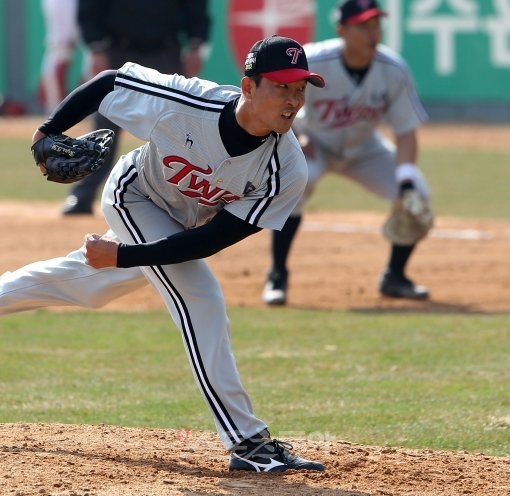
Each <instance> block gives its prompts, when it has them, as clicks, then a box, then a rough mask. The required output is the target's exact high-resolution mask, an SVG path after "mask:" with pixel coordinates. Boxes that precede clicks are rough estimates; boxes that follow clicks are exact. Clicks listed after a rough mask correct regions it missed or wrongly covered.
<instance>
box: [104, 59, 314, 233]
mask: <svg viewBox="0 0 510 496" xmlns="http://www.w3.org/2000/svg"><path fill="white" fill-rule="evenodd" d="M239 96H240V90H239V88H237V87H234V86H219V85H217V84H216V83H212V82H209V81H204V80H200V79H197V78H193V79H186V78H184V77H183V76H180V75H178V74H171V75H167V74H160V73H158V72H157V71H154V70H152V69H148V68H145V67H142V66H139V65H136V64H133V63H127V64H125V65H124V66H123V67H122V68H121V69H120V70H119V71H118V75H117V78H116V83H115V90H114V91H112V92H110V93H109V94H108V95H107V96H106V98H105V99H104V100H103V102H102V103H101V106H100V108H99V111H100V112H101V113H102V114H103V115H105V116H106V117H108V118H109V119H110V120H112V121H113V122H115V123H116V124H118V125H119V126H120V127H122V128H124V129H126V130H128V131H129V132H131V133H132V134H133V135H135V136H137V137H139V138H140V139H143V140H147V141H148V143H147V144H145V145H144V146H143V147H142V148H141V150H138V151H135V152H132V156H133V160H134V163H135V165H136V168H137V170H138V174H139V177H140V182H141V184H143V186H144V188H145V190H146V192H147V195H148V196H150V198H151V200H152V201H153V202H154V203H155V204H156V205H158V206H159V207H160V208H162V209H164V210H166V211H167V212H168V213H169V214H170V216H171V217H172V218H174V219H175V220H177V221H178V222H179V223H180V224H181V225H182V226H184V227H185V228H192V227H195V226H200V225H202V224H204V223H205V222H207V221H208V220H210V218H211V217H212V216H214V215H215V214H216V213H217V212H218V211H219V210H220V209H221V208H226V209H227V210H228V211H229V212H230V213H231V214H233V215H235V216H237V217H239V218H241V219H244V220H246V221H247V222H249V223H250V224H253V225H256V226H259V227H262V228H269V229H281V228H282V226H283V224H284V223H285V221H286V219H287V217H288V216H289V214H290V212H291V211H292V209H293V208H294V207H295V205H296V204H297V202H298V201H299V198H300V196H301V194H302V192H303V190H304V188H305V185H306V179H307V167H306V161H305V159H304V157H303V154H302V152H301V150H300V147H299V144H298V142H297V139H296V137H295V136H294V134H293V133H292V132H289V133H286V134H284V135H276V134H272V135H270V136H269V138H268V139H267V140H266V142H265V143H263V144H262V145H261V146H259V147H258V148H256V149H255V150H253V151H252V152H250V153H248V154H246V155H242V156H239V157H231V156H230V155H229V154H228V152H227V151H226V149H225V147H224V146H223V143H222V140H221V137H220V133H219V127H218V121H219V117H220V112H221V110H222V109H223V107H224V106H225V104H226V103H227V102H229V101H231V100H233V99H235V98H237V97H239Z"/></svg>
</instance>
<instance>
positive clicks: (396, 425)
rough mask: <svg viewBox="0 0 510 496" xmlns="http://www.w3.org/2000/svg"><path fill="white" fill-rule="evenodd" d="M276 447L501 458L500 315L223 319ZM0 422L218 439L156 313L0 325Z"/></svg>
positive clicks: (272, 313) (505, 439)
mask: <svg viewBox="0 0 510 496" xmlns="http://www.w3.org/2000/svg"><path fill="white" fill-rule="evenodd" d="M230 316H231V319H232V324H233V348H234V352H235V355H236V359H237V363H238V367H239V370H240V372H241V377H242V378H243V383H244V385H245V387H246V388H247V389H248V391H249V392H250V395H251V396H252V399H253V402H254V406H255V411H256V413H257V414H258V416H260V417H261V418H263V419H264V420H266V421H267V422H268V423H269V425H270V427H271V430H272V432H273V433H274V434H277V435H279V434H280V435H283V436H284V435H285V433H287V435H290V434H292V435H296V434H299V435H307V436H309V437H311V438H316V439H324V438H327V439H344V440H348V441H351V442H357V443H363V444H372V445H385V446H406V447H417V448H419V447H421V448H433V449H448V450H468V451H473V452H484V453H487V454H492V455H510V393H509V390H508V384H509V383H510V355H509V354H508V350H509V349H510V334H509V333H508V327H509V324H510V318H509V316H508V315H506V314H503V315H455V314H453V315H444V314H443V315H434V314H419V313H418V314H409V313H405V314H398V313H391V312H390V313H379V314H365V313H349V312H343V311H329V312H321V311H303V310H293V309H281V310H279V309H262V310H261V309H248V308H244V309H232V310H231V311H230ZM1 323H2V332H0V363H1V364H2V366H1V368H0V397H1V398H2V401H1V403H0V422H18V421H22V422H65V423H100V422H105V423H108V424H118V425H130V426H151V427H168V428H191V429H201V430H214V427H213V423H212V419H211V417H210V415H209V413H208V410H207V409H206V407H205V404H204V403H203V401H202V399H201V396H200V395H199V393H198V390H197V388H196V386H195V383H194V381H193V379H192V375H191V372H190V369H189V367H188V365H187V362H186V359H185V355H184V350H183V346H182V343H181V339H180V335H179V333H178V332H177V330H176V329H175V327H174V326H173V324H172V323H171V322H170V321H169V318H168V317H167V315H166V313H163V312H150V313H141V314H122V313H101V314H97V313H94V312H80V313H63V314H56V313H51V312H36V313H27V314H20V315H13V316H8V317H4V318H3V319H2V321H1Z"/></svg>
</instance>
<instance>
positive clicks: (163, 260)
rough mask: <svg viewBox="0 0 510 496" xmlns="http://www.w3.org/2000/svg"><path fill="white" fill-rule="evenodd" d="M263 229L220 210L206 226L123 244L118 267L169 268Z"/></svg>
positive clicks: (119, 251) (218, 249)
mask: <svg viewBox="0 0 510 496" xmlns="http://www.w3.org/2000/svg"><path fill="white" fill-rule="evenodd" d="M260 230H261V228H260V227H257V226H253V225H251V224H249V223H248V222H246V221H244V220H242V219H239V218H238V217H236V216H235V215H232V214H231V213H229V212H227V211H226V210H221V211H220V212H219V213H218V214H217V215H216V216H215V217H214V218H213V219H212V220H211V221H210V222H208V223H207V224H204V225H203V226H200V227H197V228H195V229H190V230H188V231H182V232H180V233H177V234H174V235H172V236H169V237H168V238H163V239H160V240H158V241H154V242H152V243H143V244H139V245H126V244H123V243H122V244H121V245H120V246H119V249H118V254H117V267H124V268H127V267H137V266H143V265H169V264H177V263H182V262H187V261H189V260H196V259H199V258H205V257H209V256H211V255H214V254H215V253H217V252H218V251H220V250H223V249H224V248H227V247H228V246H231V245H233V244H235V243H237V242H238V241H241V240H242V239H244V238H246V237H248V236H250V235H251V234H255V233H256V232H258V231H260Z"/></svg>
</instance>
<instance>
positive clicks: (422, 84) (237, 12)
mask: <svg viewBox="0 0 510 496" xmlns="http://www.w3.org/2000/svg"><path fill="white" fill-rule="evenodd" d="M107 1H108V0H105V2H107ZM190 1H193V0H190ZM336 4H337V0H315V1H314V0H278V1H275V0H210V13H211V16H212V18H213V29H212V37H211V49H210V55H209V58H208V59H207V62H206V63H205V65H204V68H203V71H202V74H201V76H202V77H204V78H206V79H211V80H215V81H218V82H220V83H229V84H237V83H238V82H239V78H240V74H241V72H240V67H241V64H242V58H243V55H242V54H243V53H245V52H246V50H247V48H248V47H249V46H250V45H251V44H252V42H253V41H254V40H255V39H258V38H260V37H263V36H266V35H269V34H273V33H276V32H278V33H279V34H283V35H287V36H292V37H294V38H296V39H298V40H299V41H301V42H302V43H304V42H307V41H311V40H319V39H325V38H330V37H333V36H335V31H334V21H333V12H334V10H335V9H334V7H335V5H336ZM381 5H382V6H383V7H384V8H386V9H387V11H388V13H389V15H388V17H387V18H386V19H385V40H384V41H385V43H386V44H388V45H389V46H391V47H392V48H394V49H395V50H397V51H398V52H399V53H401V54H402V55H403V56H404V58H405V59H406V60H407V62H408V64H409V66H410V67H411V69H412V71H413V74H414V76H415V80H416V83H417V87H418V90H419V93H420V95H421V97H422V99H423V101H424V102H425V104H426V105H427V104H430V105H437V104H445V105H449V104H457V105H475V106H476V105H478V106H485V107H488V108H490V107H491V105H492V107H493V108H498V107H499V108H505V107H501V105H503V106H505V105H506V104H508V105H510V89H509V86H510V85H509V81H510V1H508V0H381ZM13 15H17V16H22V19H21V21H22V22H21V27H20V28H19V30H17V31H16V32H14V33H13V32H12V29H11V31H10V35H9V36H7V33H8V32H9V30H8V29H6V26H9V25H12V22H13V19H12V16H13ZM16 20H17V21H20V19H16ZM9 23H10V24H9ZM0 26H2V27H3V29H0V92H1V93H2V94H4V96H5V97H6V98H10V97H12V95H15V96H16V98H17V99H19V98H21V99H22V100H23V101H24V102H26V103H27V105H28V107H29V108H34V101H35V94H36V91H37V84H38V79H39V68H40V64H41V58H42V54H43V40H44V26H43V21H42V13H41V9H40V1H39V0H0ZM20 48H21V50H20ZM14 54H16V55H14ZM82 57H83V53H82V51H81V49H79V50H78V51H77V53H76V60H75V63H74V66H73V73H72V81H71V84H77V82H78V80H79V74H80V70H81V65H82ZM13 64H14V65H13Z"/></svg>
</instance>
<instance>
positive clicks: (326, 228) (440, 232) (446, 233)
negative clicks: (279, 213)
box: [303, 221, 510, 241]
mask: <svg viewBox="0 0 510 496" xmlns="http://www.w3.org/2000/svg"><path fill="white" fill-rule="evenodd" d="M303 230H305V231H312V232H335V233H345V234H364V233H368V234H374V233H376V234H380V233H381V227H380V226H377V227H376V226H366V225H365V226H364V225H360V224H344V223H335V224H325V223H323V222H308V221H306V222H303ZM429 236H431V237H433V238H442V239H462V240H467V241H481V240H492V239H510V232H507V233H495V232H491V231H484V230H480V229H440V228H434V229H432V230H431V232H430V233H429Z"/></svg>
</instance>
